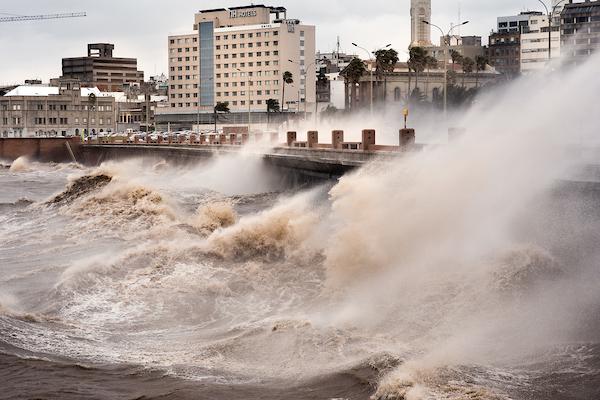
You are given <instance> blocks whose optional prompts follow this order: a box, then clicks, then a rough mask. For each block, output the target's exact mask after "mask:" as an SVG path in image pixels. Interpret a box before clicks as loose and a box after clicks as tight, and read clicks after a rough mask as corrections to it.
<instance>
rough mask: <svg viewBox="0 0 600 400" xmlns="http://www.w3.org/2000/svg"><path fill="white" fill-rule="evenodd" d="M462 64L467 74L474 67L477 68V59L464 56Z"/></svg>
mask: <svg viewBox="0 0 600 400" xmlns="http://www.w3.org/2000/svg"><path fill="white" fill-rule="evenodd" d="M461 64H462V69H463V72H464V73H465V74H470V73H472V72H473V69H474V68H475V61H473V59H472V58H470V57H464V58H463V59H462V63H461Z"/></svg>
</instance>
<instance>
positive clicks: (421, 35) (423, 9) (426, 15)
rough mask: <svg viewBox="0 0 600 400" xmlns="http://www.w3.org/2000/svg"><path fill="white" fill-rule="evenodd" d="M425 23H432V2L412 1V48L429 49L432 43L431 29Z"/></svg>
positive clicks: (424, 0)
mask: <svg viewBox="0 0 600 400" xmlns="http://www.w3.org/2000/svg"><path fill="white" fill-rule="evenodd" d="M423 21H427V22H430V21H431V0H411V1H410V26H411V30H410V34H411V41H410V47H429V46H432V43H431V27H430V26H429V25H427V24H425V23H423Z"/></svg>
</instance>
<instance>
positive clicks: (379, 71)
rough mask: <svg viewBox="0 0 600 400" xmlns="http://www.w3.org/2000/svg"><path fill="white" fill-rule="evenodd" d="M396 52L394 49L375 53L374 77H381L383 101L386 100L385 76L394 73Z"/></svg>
mask: <svg viewBox="0 0 600 400" xmlns="http://www.w3.org/2000/svg"><path fill="white" fill-rule="evenodd" d="M398 60H399V59H398V52H397V51H396V50H394V49H380V50H377V51H376V52H375V76H376V77H377V80H381V78H382V77H383V101H386V100H387V74H390V73H392V72H394V69H395V68H396V64H398Z"/></svg>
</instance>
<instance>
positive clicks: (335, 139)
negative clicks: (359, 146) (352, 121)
mask: <svg viewBox="0 0 600 400" xmlns="http://www.w3.org/2000/svg"><path fill="white" fill-rule="evenodd" d="M342 143H344V131H332V132H331V147H332V148H333V149H335V150H341V149H342Z"/></svg>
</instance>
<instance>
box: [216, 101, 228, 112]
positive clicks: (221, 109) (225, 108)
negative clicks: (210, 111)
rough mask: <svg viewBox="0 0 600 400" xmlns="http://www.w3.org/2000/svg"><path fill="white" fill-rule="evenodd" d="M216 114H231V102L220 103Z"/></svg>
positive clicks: (217, 105)
mask: <svg viewBox="0 0 600 400" xmlns="http://www.w3.org/2000/svg"><path fill="white" fill-rule="evenodd" d="M215 113H225V114H226V113H229V102H228V101H225V102H221V101H220V102H218V103H217V104H216V105H215Z"/></svg>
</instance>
